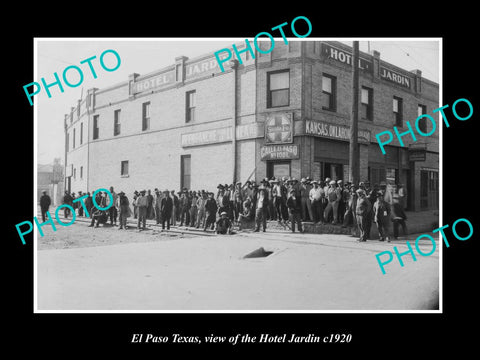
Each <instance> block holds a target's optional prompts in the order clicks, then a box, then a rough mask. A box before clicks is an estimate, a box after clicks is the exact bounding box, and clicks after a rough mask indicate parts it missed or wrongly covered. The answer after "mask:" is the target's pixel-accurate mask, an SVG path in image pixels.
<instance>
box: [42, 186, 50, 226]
mask: <svg viewBox="0 0 480 360" xmlns="http://www.w3.org/2000/svg"><path fill="white" fill-rule="evenodd" d="M42 194H43V195H42V196H41V197H40V210H41V211H42V220H43V222H45V215H46V214H47V211H48V208H49V207H50V204H51V203H52V201H51V200H50V196H48V195H47V192H46V191H45V190H43V191H42Z"/></svg>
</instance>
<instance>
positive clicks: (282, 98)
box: [267, 70, 290, 108]
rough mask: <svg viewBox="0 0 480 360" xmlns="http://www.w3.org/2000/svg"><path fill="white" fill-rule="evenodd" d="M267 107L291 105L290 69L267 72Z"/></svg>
mask: <svg viewBox="0 0 480 360" xmlns="http://www.w3.org/2000/svg"><path fill="white" fill-rule="evenodd" d="M267 77H268V78H267V88H268V93H267V107H268V108H272V107H278V106H289V105H290V70H286V71H285V70H283V71H281V72H272V73H268V74H267Z"/></svg>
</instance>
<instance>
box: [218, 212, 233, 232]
mask: <svg viewBox="0 0 480 360" xmlns="http://www.w3.org/2000/svg"><path fill="white" fill-rule="evenodd" d="M215 232H216V233H217V234H231V233H232V222H231V221H230V219H229V218H228V216H227V212H226V211H222V213H221V214H220V219H218V221H217V222H216V224H215Z"/></svg>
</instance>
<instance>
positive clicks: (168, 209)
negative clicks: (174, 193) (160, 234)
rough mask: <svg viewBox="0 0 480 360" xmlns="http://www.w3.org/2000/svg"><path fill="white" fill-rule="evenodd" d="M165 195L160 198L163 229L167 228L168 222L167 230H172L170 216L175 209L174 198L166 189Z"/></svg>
mask: <svg viewBox="0 0 480 360" xmlns="http://www.w3.org/2000/svg"><path fill="white" fill-rule="evenodd" d="M163 193H164V194H165V196H164V197H163V198H162V200H160V212H161V218H162V230H163V229H165V222H166V223H167V230H170V218H171V216H172V211H173V199H172V198H171V197H170V192H169V191H168V190H165V191H164V192H163Z"/></svg>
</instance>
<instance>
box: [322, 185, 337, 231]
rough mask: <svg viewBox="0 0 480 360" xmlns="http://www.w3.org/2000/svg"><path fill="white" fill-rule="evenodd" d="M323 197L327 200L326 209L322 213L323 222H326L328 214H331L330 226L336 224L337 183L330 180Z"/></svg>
mask: <svg viewBox="0 0 480 360" xmlns="http://www.w3.org/2000/svg"><path fill="white" fill-rule="evenodd" d="M325 197H326V198H327V200H328V204H327V207H326V208H325V211H324V213H323V217H324V219H325V222H328V219H329V216H330V214H331V213H332V212H333V222H332V224H334V225H335V224H337V222H338V190H337V182H336V181H335V180H330V183H329V187H328V189H327V191H326V193H325Z"/></svg>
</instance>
